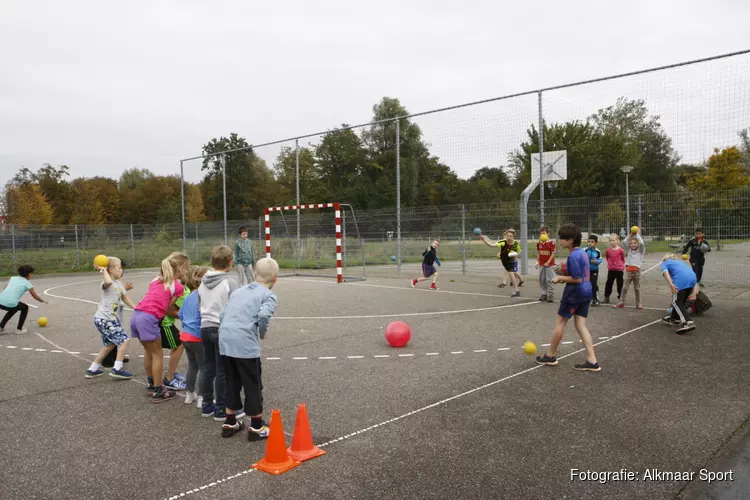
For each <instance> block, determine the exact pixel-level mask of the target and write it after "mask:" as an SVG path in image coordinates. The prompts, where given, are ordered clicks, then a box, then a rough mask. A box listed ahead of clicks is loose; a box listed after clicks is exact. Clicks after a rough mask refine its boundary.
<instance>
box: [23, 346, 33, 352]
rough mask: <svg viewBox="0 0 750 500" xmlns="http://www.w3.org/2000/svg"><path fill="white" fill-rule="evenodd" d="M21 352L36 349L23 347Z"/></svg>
mask: <svg viewBox="0 0 750 500" xmlns="http://www.w3.org/2000/svg"><path fill="white" fill-rule="evenodd" d="M21 350H22V351H33V350H34V348H33V347H22V348H21Z"/></svg>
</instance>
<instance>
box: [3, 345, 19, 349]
mask: <svg viewBox="0 0 750 500" xmlns="http://www.w3.org/2000/svg"><path fill="white" fill-rule="evenodd" d="M5 348H6V349H18V347H16V346H14V345H6V346H5Z"/></svg>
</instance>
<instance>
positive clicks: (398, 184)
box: [396, 119, 401, 273]
mask: <svg viewBox="0 0 750 500" xmlns="http://www.w3.org/2000/svg"><path fill="white" fill-rule="evenodd" d="M396 271H397V272H399V273H400V272H401V125H400V123H399V120H398V119H397V120H396Z"/></svg>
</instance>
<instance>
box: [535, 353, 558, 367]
mask: <svg viewBox="0 0 750 500" xmlns="http://www.w3.org/2000/svg"><path fill="white" fill-rule="evenodd" d="M536 362H537V363H539V364H540V365H548V366H553V365H556V364H557V357H555V356H547V355H546V354H545V355H544V356H537V357H536Z"/></svg>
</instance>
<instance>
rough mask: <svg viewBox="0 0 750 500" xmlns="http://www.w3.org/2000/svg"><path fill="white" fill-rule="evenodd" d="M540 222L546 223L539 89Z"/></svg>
mask: <svg viewBox="0 0 750 500" xmlns="http://www.w3.org/2000/svg"><path fill="white" fill-rule="evenodd" d="M538 96H539V222H540V223H541V224H540V225H542V226H543V225H544V117H543V113H542V92H541V90H540V91H539V94H538Z"/></svg>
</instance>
